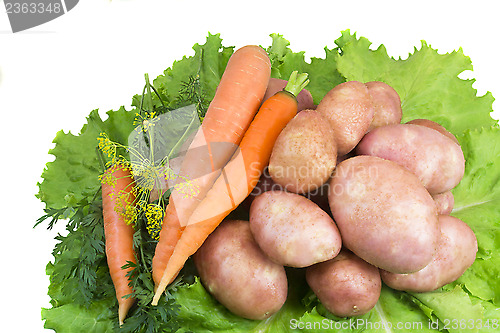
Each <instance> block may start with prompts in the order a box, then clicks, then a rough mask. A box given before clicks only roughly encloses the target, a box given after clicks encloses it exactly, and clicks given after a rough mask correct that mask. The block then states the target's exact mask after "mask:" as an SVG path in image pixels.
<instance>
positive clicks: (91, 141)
mask: <svg viewBox="0 0 500 333" xmlns="http://www.w3.org/2000/svg"><path fill="white" fill-rule="evenodd" d="M135 114H136V112H135V111H127V110H125V108H124V107H122V108H120V109H119V110H117V111H109V112H108V113H107V115H108V119H106V120H105V121H102V119H101V117H100V116H99V113H98V110H93V111H92V112H91V113H90V115H89V116H88V117H87V123H86V124H85V125H84V126H83V127H82V129H81V131H80V133H79V135H74V134H72V133H71V132H68V133H64V132H63V131H59V132H58V133H57V135H56V137H55V139H54V140H53V142H54V143H55V147H54V148H53V149H51V150H50V151H49V154H52V155H54V156H55V160H54V161H53V162H49V163H47V166H46V168H45V170H44V171H43V173H42V178H43V181H42V182H41V183H39V184H38V187H39V192H38V194H37V197H38V198H39V199H40V200H41V201H42V202H44V203H45V205H46V207H47V208H54V209H60V208H63V207H66V206H72V205H75V204H76V203H77V202H80V201H81V200H83V199H84V198H87V197H92V196H93V195H94V193H96V191H97V190H98V189H99V186H100V183H99V180H98V176H99V175H100V174H101V173H102V168H101V166H100V164H99V160H98V157H97V154H96V148H97V137H98V136H99V134H100V133H102V132H106V133H108V135H109V137H110V139H111V140H113V141H116V142H120V143H124V142H126V141H127V137H128V135H129V133H130V132H131V131H132V129H133V128H134V126H133V122H134V117H135Z"/></svg>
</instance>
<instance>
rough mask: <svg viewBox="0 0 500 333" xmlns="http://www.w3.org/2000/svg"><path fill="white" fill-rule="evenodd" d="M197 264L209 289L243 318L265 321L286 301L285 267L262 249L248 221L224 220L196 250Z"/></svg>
mask: <svg viewBox="0 0 500 333" xmlns="http://www.w3.org/2000/svg"><path fill="white" fill-rule="evenodd" d="M194 263H195V265H196V268H197V270H198V273H199V275H200V278H201V281H202V283H203V284H204V285H205V287H206V288H207V290H208V291H209V292H210V293H211V294H212V295H213V296H214V297H215V299H217V300H218V301H219V302H220V303H221V304H222V305H224V306H225V307H226V308H227V309H228V310H229V311H231V312H233V313H234V314H236V315H238V316H240V317H243V318H248V319H255V320H262V319H265V318H268V317H269V316H271V315H272V314H274V313H276V312H277V311H278V310H279V309H280V308H281V307H282V306H283V304H284V303H285V300H286V296H287V291H288V282H287V278H286V273H285V269H284V267H283V266H281V265H278V264H276V263H274V262H272V261H271V260H270V259H269V258H268V257H267V256H266V255H265V254H264V253H263V252H262V250H261V249H260V248H259V246H258V245H257V243H256V242H255V239H254V238H253V236H252V233H251V231H250V225H249V223H248V222H247V221H241V220H226V221H224V222H222V223H221V224H220V225H219V227H217V229H215V231H214V232H213V233H212V234H211V235H210V236H209V237H208V238H207V239H206V240H205V242H204V243H203V245H202V246H201V248H200V249H199V250H198V251H197V252H196V253H195V255H194Z"/></svg>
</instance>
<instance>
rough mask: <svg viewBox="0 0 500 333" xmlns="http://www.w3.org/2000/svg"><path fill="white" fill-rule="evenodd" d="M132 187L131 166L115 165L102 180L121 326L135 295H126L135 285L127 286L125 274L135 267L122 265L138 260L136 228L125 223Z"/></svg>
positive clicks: (111, 271) (108, 250) (132, 200)
mask: <svg viewBox="0 0 500 333" xmlns="http://www.w3.org/2000/svg"><path fill="white" fill-rule="evenodd" d="M133 187H134V181H133V179H132V175H131V174H130V171H129V170H128V169H126V168H123V167H121V166H114V167H111V168H110V169H108V170H106V172H105V175H104V177H103V183H102V209H103V216H104V236H105V239H106V257H107V261H108V267H109V274H110V275H111V279H112V280H113V285H114V286H115V292H116V298H117V300H118V320H119V321H120V325H122V324H123V321H124V319H125V317H126V316H127V313H128V311H129V309H130V307H131V306H132V305H133V304H134V301H135V299H134V298H132V297H129V298H123V296H125V295H128V294H131V293H132V287H130V286H129V285H128V283H129V280H128V278H127V276H126V274H127V272H128V271H130V270H131V269H132V268H130V269H127V270H124V269H122V268H121V267H122V266H123V265H126V264H127V261H131V262H134V263H135V262H136V260H135V256H134V248H133V235H134V228H133V227H132V225H131V224H127V222H126V220H127V217H128V216H129V214H130V212H131V209H133V205H134V203H135V195H134V193H133V192H132V189H133Z"/></svg>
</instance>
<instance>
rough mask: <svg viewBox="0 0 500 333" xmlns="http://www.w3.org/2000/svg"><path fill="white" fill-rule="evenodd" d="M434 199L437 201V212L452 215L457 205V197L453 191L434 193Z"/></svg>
mask: <svg viewBox="0 0 500 333" xmlns="http://www.w3.org/2000/svg"><path fill="white" fill-rule="evenodd" d="M432 199H434V202H435V203H436V208H437V212H438V214H439V215H450V213H451V211H452V210H453V206H454V205H455V198H454V197H453V193H451V191H446V192H443V193H438V194H433V195H432Z"/></svg>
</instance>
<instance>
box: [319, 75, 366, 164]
mask: <svg viewBox="0 0 500 333" xmlns="http://www.w3.org/2000/svg"><path fill="white" fill-rule="evenodd" d="M316 111H318V112H320V113H321V114H322V115H323V116H324V117H325V118H326V119H328V121H329V122H330V125H331V126H332V129H333V132H334V134H335V141H336V143H337V153H338V155H345V154H347V153H349V152H350V151H351V150H352V149H353V148H354V147H355V146H356V145H357V144H358V142H359V141H360V140H361V138H362V137H363V135H364V134H365V133H366V131H367V130H368V128H369V127H370V124H371V123H372V120H373V114H374V112H375V108H374V107H373V103H372V98H371V96H370V93H369V92H368V88H367V87H366V86H365V85H364V84H363V83H361V82H358V81H348V82H344V83H341V84H339V85H337V86H335V87H334V88H333V89H331V90H330V91H329V92H328V93H327V94H326V95H325V96H324V97H323V99H322V100H321V101H320V102H319V104H318V107H317V108H316Z"/></svg>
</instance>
